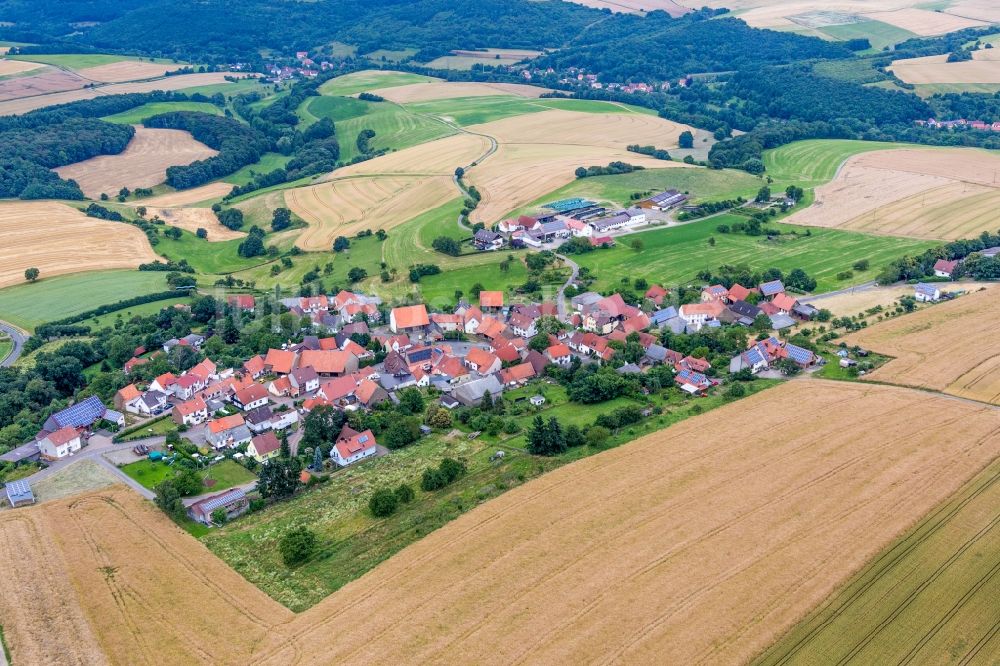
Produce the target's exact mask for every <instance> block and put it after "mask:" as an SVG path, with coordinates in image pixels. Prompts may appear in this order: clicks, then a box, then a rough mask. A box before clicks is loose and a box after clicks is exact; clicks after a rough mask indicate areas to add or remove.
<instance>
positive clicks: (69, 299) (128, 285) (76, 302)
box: [0, 246, 167, 330]
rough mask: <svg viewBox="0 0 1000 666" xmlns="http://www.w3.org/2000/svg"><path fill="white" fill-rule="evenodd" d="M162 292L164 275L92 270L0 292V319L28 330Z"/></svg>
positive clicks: (165, 286)
mask: <svg viewBox="0 0 1000 666" xmlns="http://www.w3.org/2000/svg"><path fill="white" fill-rule="evenodd" d="M157 247H159V246H157ZM166 289H167V282H166V274H165V273H157V272H140V271H95V272H91V273H77V274H74V275H62V276H59V277H52V278H43V279H41V280H39V281H38V282H36V283H35V284H23V285H17V286H14V287H7V288H6V289H0V319H3V320H5V321H9V322H11V323H12V324H16V325H17V326H21V327H23V328H26V329H29V330H31V329H34V327H35V326H37V325H38V324H42V323H45V322H47V321H54V320H56V319H63V318H64V317H69V316H72V315H75V314H79V313H81V312H86V311H87V310H92V309H94V308H96V307H99V306H101V305H105V304H107V303H114V302H115V301H121V300H124V299H127V298H132V297H134V296H141V295H143V294H151V293H154V292H157V291H165V290H166Z"/></svg>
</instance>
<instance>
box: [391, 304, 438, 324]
mask: <svg viewBox="0 0 1000 666" xmlns="http://www.w3.org/2000/svg"><path fill="white" fill-rule="evenodd" d="M391 317H392V319H393V321H395V322H396V328H417V327H418V326H427V325H428V324H429V323H430V319H429V318H428V317H427V306H425V305H424V304H423V303H421V304H419V305H407V306H405V307H400V308H393V309H392V313H391Z"/></svg>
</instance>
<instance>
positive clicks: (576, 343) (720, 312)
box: [2, 281, 823, 523]
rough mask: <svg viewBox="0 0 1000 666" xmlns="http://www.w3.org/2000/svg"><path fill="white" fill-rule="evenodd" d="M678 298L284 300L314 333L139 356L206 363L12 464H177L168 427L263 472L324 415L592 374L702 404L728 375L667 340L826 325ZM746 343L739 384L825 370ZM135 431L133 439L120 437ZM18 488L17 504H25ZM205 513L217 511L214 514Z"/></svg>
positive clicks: (86, 420) (82, 409)
mask: <svg viewBox="0 0 1000 666" xmlns="http://www.w3.org/2000/svg"><path fill="white" fill-rule="evenodd" d="M669 296H670V293H669V292H668V290H667V289H664V288H663V287H661V286H659V285H652V286H650V287H649V288H648V290H647V291H646V292H645V294H644V295H643V300H642V303H641V304H639V305H629V304H628V303H626V302H625V300H624V299H623V298H622V296H621V295H620V294H617V293H615V294H610V295H607V296H604V295H602V294H599V293H596V292H592V291H585V292H582V293H579V294H577V295H575V296H573V297H572V298H569V299H565V300H566V301H567V303H561V302H560V303H557V302H553V301H546V302H541V303H531V302H527V303H524V302H521V303H510V302H507V301H506V298H505V294H504V292H500V291H482V292H480V293H479V294H478V299H477V300H478V303H477V304H476V305H472V304H470V303H468V302H465V301H463V302H461V303H459V305H458V307H457V308H455V309H454V310H450V311H445V312H435V311H430V310H429V309H428V307H427V306H426V305H425V304H422V303H418V304H413V305H407V306H400V307H394V308H390V309H386V308H385V307H383V305H382V303H381V301H380V299H378V298H377V297H373V296H368V295H365V294H360V293H354V292H349V291H346V290H344V291H341V292H339V293H337V294H336V295H333V296H327V295H319V296H311V297H301V298H287V299H284V300H283V302H282V307H283V309H285V310H286V311H287V312H288V313H290V314H292V315H294V316H295V317H297V318H298V320H301V321H304V322H305V321H308V322H311V324H312V326H311V328H312V330H303V331H301V335H298V336H295V338H296V339H293V340H289V341H288V343H287V344H283V345H281V347H280V348H270V349H268V350H267V351H266V352H265V353H262V354H260V355H257V356H253V357H250V358H248V359H246V360H245V361H244V362H243V363H242V365H240V366H236V367H226V368H222V367H219V366H218V365H217V364H216V363H215V362H214V361H213V360H212V359H211V358H209V357H208V356H207V355H206V354H205V353H204V352H203V351H202V349H203V347H204V346H205V344H206V337H205V335H202V334H201V333H195V332H192V333H190V334H188V335H186V336H183V337H180V338H171V339H168V340H166V341H164V342H163V344H162V347H161V348H158V349H145V348H138V349H136V350H135V352H134V356H133V358H131V359H130V360H128V361H127V362H126V363H125V364H124V366H123V371H124V372H125V373H126V375H135V374H136V371H137V368H141V367H142V366H143V365H146V364H148V363H150V362H151V361H153V360H156V359H157V358H161V357H166V356H167V354H170V353H172V352H174V351H175V348H188V349H189V350H190V351H191V352H192V353H193V354H195V357H196V358H198V359H200V360H198V362H197V363H195V364H194V365H192V366H191V367H190V368H188V369H187V370H186V371H184V372H180V373H174V372H165V373H162V374H159V375H156V376H155V377H152V378H151V379H149V380H148V381H142V380H134V381H133V383H131V384H128V385H127V386H125V387H123V388H121V389H120V390H119V391H118V392H117V393H116V394H115V396H114V400H113V405H111V406H107V405H105V404H104V403H103V402H102V401H101V400H100V399H99V398H98V397H96V396H91V397H88V398H86V399H83V400H81V401H80V402H78V403H76V404H74V405H72V406H70V407H68V408H66V409H64V410H62V411H59V412H56V413H54V414H53V415H52V416H51V417H50V418H49V419H48V420H47V421H46V422H45V424H44V427H43V429H42V430H41V431H40V432H39V433H38V434H37V436H36V437H35V439H34V440H33V441H31V442H28V443H26V444H25V445H24V446H21V447H19V448H17V449H15V450H13V451H10V452H8V453H7V454H5V455H4V456H3V457H2V459H3V461H4V462H8V463H21V462H30V461H34V460H41V461H45V462H47V463H49V464H58V463H59V462H60V461H63V462H65V461H67V460H68V459H70V458H71V457H73V456H75V455H78V454H80V453H81V451H86V450H89V449H91V448H92V447H93V446H94V445H95V444H98V446H97V448H96V449H94V450H95V451H96V450H99V449H100V448H101V447H104V446H106V447H110V448H112V449H113V448H117V449H125V451H124V453H125V456H126V458H127V459H128V460H138V459H141V458H143V457H144V456H148V458H149V460H152V461H162V460H167V461H170V460H171V459H172V458H171V456H172V455H173V452H172V451H171V449H172V445H171V444H170V443H169V441H167V442H164V441H163V437H162V436H160V435H159V433H161V432H162V425H163V424H165V423H171V424H172V425H173V426H174V427H176V429H177V430H178V431H179V433H181V434H182V436H183V438H184V439H185V440H186V441H187V442H189V443H190V444H191V445H193V446H194V447H195V448H196V449H197V452H196V453H193V454H192V456H193V458H194V460H196V461H198V462H199V464H205V465H210V464H212V463H213V462H218V461H222V460H225V459H230V458H231V459H232V461H235V462H238V463H240V464H244V465H249V466H251V467H254V468H256V467H258V466H260V465H266V464H268V463H269V461H272V460H274V459H275V458H276V457H278V456H279V455H281V454H282V453H283V450H282V449H283V447H287V448H285V450H284V454H285V455H287V454H288V452H289V450H290V451H291V452H295V451H296V450H297V448H298V443H299V441H300V439H301V438H302V435H303V428H302V422H303V420H304V419H305V418H307V417H308V415H309V414H310V413H311V412H312V411H314V410H316V409H317V408H329V409H332V410H334V411H336V412H340V413H345V414H350V413H352V412H367V411H370V410H374V409H379V408H380V406H382V407H381V408H383V409H384V408H386V407H390V408H391V407H392V406H394V405H398V404H399V403H400V396H401V395H402V394H403V393H404V392H405V391H407V390H408V389H416V390H418V391H420V392H421V393H423V394H425V395H427V396H429V397H433V399H435V400H436V402H437V405H438V407H439V408H440V409H443V410H447V411H456V410H462V409H471V408H480V407H482V406H483V405H484V403H487V404H490V405H492V404H494V403H496V402H497V401H502V400H503V397H502V396H503V395H504V394H505V393H506V392H510V391H514V390H518V391H520V392H521V393H522V394H523V393H524V389H526V388H529V389H530V387H531V386H532V385H534V384H536V383H544V382H551V381H552V380H551V375H553V373H555V372H558V371H559V370H560V369H570V368H575V367H579V366H581V365H592V366H595V367H604V366H607V367H609V368H613V369H614V372H615V373H616V374H617V375H620V376H627V375H635V376H641V375H643V374H644V373H650V372H651V371H653V370H654V369H656V371H657V372H659V373H662V372H663V371H666V372H667V373H668V376H670V377H672V384H673V385H674V386H676V388H677V389H679V390H680V392H681V393H682V394H683V395H686V396H690V397H693V398H697V397H700V396H705V395H707V394H708V393H709V392H711V391H713V390H714V389H716V387H718V386H720V384H722V383H724V382H725V375H726V370H727V368H726V367H725V365H724V364H721V363H719V362H718V361H717V362H716V363H715V364H713V363H712V362H711V361H709V360H708V359H707V358H706V357H705V355H700V356H692V355H691V354H685V353H681V352H678V351H675V350H673V349H671V348H670V347H669V346H666V345H665V344H663V343H664V341H665V340H666V339H669V338H668V336H675V335H681V336H685V335H696V334H698V333H699V332H701V331H707V330H712V329H719V328H721V327H723V326H726V327H731V326H736V327H742V328H745V329H746V330H747V332H748V333H749V332H750V328H751V327H754V326H756V327H757V329H755V330H759V328H760V324H761V321H766V322H767V325H766V328H767V329H775V330H779V329H782V328H786V327H788V326H791V325H792V324H794V323H795V322H796V321H808V320H809V319H811V318H812V317H813V316H815V315H816V313H817V312H818V311H817V310H816V308H813V307H811V306H809V305H807V304H802V303H799V301H798V300H797V299H796V298H795V297H794V296H793V295H790V294H789V293H786V291H785V288H784V286H783V285H782V283H781V282H780V281H770V282H766V283H762V284H760V285H758V286H754V287H750V288H747V287H743V286H742V285H739V284H736V285H733V286H732V287H730V288H728V289H727V288H725V287H723V286H722V285H709V286H706V287H705V288H704V289H703V290H702V292H701V297H700V300H699V301H698V302H694V303H685V304H683V305H680V306H672V305H667V304H666V303H667V302H668V301H669ZM561 300H562V299H560V301H561ZM226 306H227V308H229V309H231V310H232V311H233V312H236V313H239V314H241V315H242V316H245V317H253V316H254V314H255V311H256V309H257V306H258V303H257V299H255V297H254V296H252V295H249V294H239V295H231V296H229V297H228V298H227V302H226ZM761 317H763V318H764V319H763V320H762V319H761ZM748 345H749V346H748V347H747V348H746V349H744V350H735V351H736V353H734V355H733V356H732V358H731V360H730V362H729V367H728V371H729V372H731V373H743V375H744V376H746V375H747V374H748V373H749V375H751V376H752V375H757V374H760V373H768V372H770V373H771V374H772V376H776V377H777V376H781V371H780V367H781V364H782V363H791V364H794V365H795V366H796V367H797V368H799V369H800V370H807V369H809V368H813V367H816V366H817V365H818V364H821V363H822V362H823V359H822V358H821V357H820V356H818V355H816V354H814V353H813V352H812V351H810V350H808V349H805V348H803V347H800V346H797V345H795V344H792V343H790V342H787V341H783V340H781V339H780V338H779V337H777V336H776V335H772V334H770V333H764V332H763V331H761V332H760V334H758V335H756V336H755V337H752V338H751V339H750V341H749V343H748ZM706 354H707V352H706ZM661 376H662V375H661ZM529 392H530V391H529ZM523 397H526V398H528V403H529V404H530V406H531V407H532V408H541V407H542V405H543V404H544V402H545V398H544V397H543V396H542V395H540V394H533V395H530V396H528V395H524V396H523ZM384 403H385V404H384ZM449 422H450V420H449ZM158 424H159V425H158ZM150 426H152V427H150ZM154 428H156V430H155V431H154ZM147 431H148V436H145V435H146V434H147ZM421 431H422V434H427V433H429V432H430V428H429V427H428V426H427V425H422V426H421ZM154 432H156V433H157V434H156V435H154V434H153V433H154ZM98 433H100V434H98ZM115 433H119V434H115ZM129 433H134V434H132V435H130V436H128V437H122V436H121V434H126V435H127V434H129ZM378 440H379V438H378V437H376V435H375V434H373V432H372V430H371V429H362V430H355V429H353V428H352V427H350V426H349V425H347V423H346V422H345V423H344V425H343V426H342V428H341V429H340V431H339V432H338V433H337V435H336V437H335V438H334V443H333V446H332V447H331V448H330V453H329V456H328V460H324V461H318V460H317V461H316V462H315V464H314V466H313V467H314V471H321V470H324V469H334V470H335V469H339V468H344V467H347V466H350V465H354V464H357V463H359V462H361V461H363V460H365V459H367V458H370V457H373V456H380V455H387V454H390V451H389V449H388V448H386V447H385V446H382V445H380V443H379V441H378ZM123 441H124V442H130V444H123V443H122V442H123ZM129 449H131V450H129ZM129 455H131V456H132V457H129ZM307 477H308V474H306V476H304V477H303V480H306V479H307ZM25 485H26V484H21V486H25ZM245 485H246V487H244V488H235V489H231V490H227V491H225V492H224V493H221V494H216V495H210V496H207V497H204V498H202V499H200V500H199V501H198V502H194V503H192V504H191V508H190V510H189V515H190V517H191V518H193V519H195V520H199V521H202V522H205V523H211V520H210V515H211V513H212V511H214V510H218V508H219V504H218V503H219V501H220V500H219V497H220V496H221V497H223V498H227V499H226V501H223V503H222V504H223V505H225V506H226V507H228V509H232V511H231V512H230V515H229V516H228V517H229V518H232V517H235V515H236V513H239V512H240V511H242V510H245V509H246V507H247V503H246V501H245V500H246V492H248V491H250V490H252V487H253V484H252V483H250V484H245ZM21 486H18V488H17V490H16V492H17V493H20V496H21V499H19V500H17V501H19V502H23V501H24V499H23V498H24V493H25V492H26V488H25V487H21ZM11 488H12V489H13V488H14V486H11ZM12 492H15V491H14V490H12ZM27 492H28V493H29V494H30V489H28V490H27ZM147 494H148V493H147ZM10 500H11V502H12V503H13V502H14V501H15V498H14V497H11V498H10ZM230 500H231V503H227V502H229V501H230ZM206 505H212V506H213V507H214V508H212V509H210V510H207V511H204V510H203V509H204V507H205V506H206ZM228 509H227V510H228ZM233 512H235V513H233Z"/></svg>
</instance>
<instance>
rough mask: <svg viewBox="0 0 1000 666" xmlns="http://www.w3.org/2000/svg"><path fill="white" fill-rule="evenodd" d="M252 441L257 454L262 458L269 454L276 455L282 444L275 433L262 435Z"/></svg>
mask: <svg viewBox="0 0 1000 666" xmlns="http://www.w3.org/2000/svg"><path fill="white" fill-rule="evenodd" d="M250 441H251V442H252V443H253V448H254V450H255V451H256V452H257V455H259V456H261V457H263V456H266V455H267V454H269V453H274V452H275V451H277V450H278V449H280V448H281V442H279V441H278V436H277V435H275V434H274V433H273V432H265V433H264V434H262V435H257V436H256V437H254V438H253V439H251V440H250Z"/></svg>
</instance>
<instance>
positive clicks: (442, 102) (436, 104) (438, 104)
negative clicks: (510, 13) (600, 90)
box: [405, 94, 656, 127]
mask: <svg viewBox="0 0 1000 666" xmlns="http://www.w3.org/2000/svg"><path fill="white" fill-rule="evenodd" d="M405 106H406V108H407V110H409V111H413V112H414V113H421V114H425V115H432V116H443V117H446V118H449V119H450V121H451V122H454V123H455V124H457V125H460V126H463V127H464V126H467V125H478V124H480V123H488V122H492V121H494V120H501V119H503V118H509V117H511V116H520V115H524V114H526V113H540V112H542V111H549V110H551V109H562V110H564V111H578V112H581V113H642V114H645V115H655V114H656V112H655V111H653V110H652V109H643V108H642V107H638V106H632V105H629V104H617V103H614V102H602V101H599V100H588V99H529V98H526V97H517V96H515V95H500V94H498V95H483V96H480V97H455V98H452V99H439V100H434V101H430V102H417V103H413V104H406V105H405Z"/></svg>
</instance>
